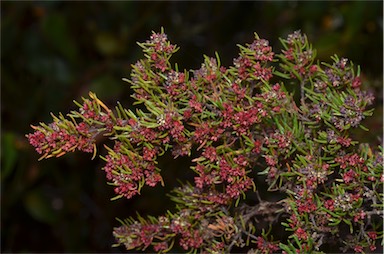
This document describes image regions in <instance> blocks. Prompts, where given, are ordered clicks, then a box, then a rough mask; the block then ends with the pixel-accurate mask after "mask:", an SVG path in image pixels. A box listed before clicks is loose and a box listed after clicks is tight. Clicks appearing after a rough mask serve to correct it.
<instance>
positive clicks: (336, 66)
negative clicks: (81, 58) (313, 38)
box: [27, 30, 383, 253]
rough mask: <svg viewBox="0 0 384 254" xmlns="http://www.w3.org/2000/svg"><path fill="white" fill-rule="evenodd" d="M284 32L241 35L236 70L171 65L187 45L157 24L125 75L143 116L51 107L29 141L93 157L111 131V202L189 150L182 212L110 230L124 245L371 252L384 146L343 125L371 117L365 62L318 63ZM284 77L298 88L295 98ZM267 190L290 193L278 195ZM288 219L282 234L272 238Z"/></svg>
mask: <svg viewBox="0 0 384 254" xmlns="http://www.w3.org/2000/svg"><path fill="white" fill-rule="evenodd" d="M281 42H282V44H283V49H282V50H281V52H280V53H279V54H277V55H276V56H275V53H274V52H273V51H272V47H271V46H269V42H268V41H267V40H265V39H261V38H260V37H259V36H258V35H257V34H255V40H254V41H253V42H252V43H251V44H247V45H246V46H241V45H239V48H240V54H239V56H238V57H237V58H235V59H234V63H233V66H231V67H229V68H226V67H224V66H221V64H220V58H219V56H218V54H217V53H216V57H215V58H210V57H208V56H205V57H204V63H203V64H202V65H201V68H200V69H198V70H193V71H186V70H184V71H183V72H179V70H178V68H177V65H176V66H175V68H173V67H172V64H171V63H170V58H171V57H172V55H173V54H174V53H176V51H177V50H178V48H177V47H176V46H175V45H173V44H171V43H170V42H169V40H168V38H167V36H166V34H165V33H164V31H163V30H161V32H160V33H152V35H151V37H150V40H147V41H146V42H145V43H139V46H140V47H141V48H142V49H143V53H144V58H143V59H141V60H138V61H137V62H136V64H134V65H133V66H132V73H131V77H130V79H124V80H125V81H127V82H128V83H130V84H131V89H132V90H133V91H134V93H133V95H132V97H133V98H134V99H135V101H136V103H135V105H139V106H141V107H137V108H136V111H135V112H134V111H132V110H129V109H125V108H123V106H122V105H121V104H118V105H117V106H116V107H115V111H112V110H110V109H109V108H108V107H107V106H106V105H105V104H104V103H103V102H102V101H101V100H99V99H98V98H97V97H96V95H95V94H94V93H90V95H89V97H90V98H89V99H86V98H84V99H83V103H82V104H80V103H76V104H77V105H78V106H79V110H78V111H72V113H70V114H68V118H69V119H70V120H68V119H66V118H65V117H64V116H63V115H61V114H60V116H59V117H55V116H53V119H54V122H53V123H51V124H48V125H47V124H44V123H41V124H40V126H39V127H35V126H32V127H33V128H34V129H35V132H34V133H32V134H28V135H27V137H28V139H29V141H30V143H31V144H32V145H33V146H34V147H35V148H36V150H37V152H39V153H40V154H43V156H42V157H41V158H49V157H53V156H56V157H59V156H61V155H63V154H65V153H68V152H72V151H74V150H75V149H78V150H81V151H84V152H92V153H94V155H95V154H96V140H97V137H99V136H100V135H103V136H105V137H108V138H109V139H110V140H112V141H113V142H114V145H113V147H108V146H105V147H106V149H107V151H108V154H107V155H106V156H102V159H103V160H104V161H105V163H106V164H105V166H104V168H103V170H104V171H105V173H106V177H107V180H108V181H109V182H110V184H111V185H112V186H114V190H115V193H116V194H117V196H116V197H115V198H113V199H117V198H122V197H126V198H128V199H130V198H132V197H133V196H135V195H138V194H140V193H141V192H142V189H143V188H144V186H151V187H154V186H156V185H157V184H158V183H161V185H164V184H166V183H164V180H163V178H162V176H161V173H162V170H166V169H160V168H159V167H158V158H160V157H161V156H164V155H165V154H166V153H169V152H171V153H172V155H173V156H174V157H175V158H177V157H179V156H181V157H183V156H187V157H194V158H193V159H191V161H192V163H193V164H192V166H191V167H190V169H191V170H193V172H194V173H195V175H196V176H195V177H194V185H192V184H189V183H185V184H183V186H182V187H179V188H177V189H175V190H174V192H173V193H174V194H173V195H171V200H172V201H173V202H175V203H176V206H175V209H174V211H171V210H169V211H168V212H167V213H166V215H162V216H159V217H154V216H147V217H146V218H144V217H141V216H140V215H137V218H136V219H135V218H133V217H130V218H128V219H126V220H125V221H121V222H122V224H123V225H122V226H121V227H119V228H115V230H114V236H115V238H116V240H117V242H118V245H124V246H125V248H126V249H127V250H131V249H137V250H143V251H144V250H146V249H147V248H149V247H150V246H152V248H153V250H154V251H157V252H168V251H172V250H173V246H174V245H175V244H176V243H177V245H179V246H180V247H181V248H182V249H184V250H185V251H189V252H192V253H196V252H197V251H199V250H201V251H204V252H214V253H216V252H230V251H231V250H233V248H234V247H236V248H245V247H246V248H250V251H251V252H254V253H272V252H276V251H277V250H279V249H281V250H282V251H283V252H285V253H294V252H315V253H323V251H324V250H325V249H324V245H326V246H327V245H329V247H328V248H331V249H333V250H334V249H338V250H340V251H344V252H345V251H351V250H353V251H355V252H364V250H369V251H374V250H375V249H376V248H377V247H376V240H377V239H380V238H381V237H382V234H381V233H380V232H378V231H377V230H378V229H379V228H381V227H382V217H383V213H382V211H383V195H382V194H381V193H380V190H381V189H382V188H383V173H382V169H383V168H382V163H383V162H382V153H380V150H378V149H377V148H371V147H370V146H369V145H368V144H364V143H361V144H359V141H358V140H353V139H352V138H351V137H350V135H349V132H348V131H349V130H350V129H352V128H356V127H359V126H360V127H362V126H361V121H362V120H363V119H364V118H365V117H368V116H370V115H372V109H369V106H370V105H371V104H372V102H373V95H372V94H370V93H368V92H365V91H363V90H361V78H360V77H359V74H360V71H359V70H358V71H357V72H355V69H354V66H353V64H352V63H350V62H349V61H348V60H347V59H345V58H341V59H339V58H338V57H337V56H334V57H333V58H332V60H333V61H334V62H333V63H332V64H327V63H321V64H320V63H317V64H315V62H316V59H315V56H316V54H315V51H314V50H313V49H312V46H311V45H310V43H309V42H308V39H307V37H306V36H305V35H302V34H301V32H300V31H296V32H294V33H293V34H291V35H289V36H288V38H287V39H284V40H281ZM286 86H297V87H298V88H297V89H295V88H294V90H299V91H300V98H299V100H295V98H294V94H293V93H291V92H289V91H288V90H287V89H286V88H285V87H286ZM362 128H363V129H365V127H362ZM182 170H186V169H182ZM260 176H264V177H263V178H260ZM260 180H261V181H265V182H266V183H267V187H266V189H263V185H262V184H261V183H260ZM266 192H277V193H280V194H282V195H281V197H280V198H279V199H278V200H276V199H274V200H269V199H268V197H267V195H265V193H266ZM251 195H253V196H256V200H252V199H249V197H250V196H251ZM247 202H248V203H247ZM266 215H268V217H266ZM260 221H261V223H260ZM279 224H280V225H281V226H283V227H284V228H285V229H286V232H287V236H286V237H280V238H276V237H274V232H272V230H271V229H272V227H274V226H276V225H279ZM266 230H268V231H267V232H266ZM339 235H344V236H345V238H342V239H340V238H339V237H338V236H339ZM269 239H270V240H269ZM273 239H274V240H273Z"/></svg>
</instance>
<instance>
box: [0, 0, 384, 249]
mask: <svg viewBox="0 0 384 254" xmlns="http://www.w3.org/2000/svg"><path fill="white" fill-rule="evenodd" d="M382 11H383V3H382V1H376V2H373V1H367V2H364V1H353V2H335V1H329V2H313V1H305V2H297V1H290V2H288V1H287V2H275V1H269V2H256V1H253V2H244V1H236V2H185V1H183V2H125V1H116V2H91V1H89V2H88V1H79V2H66V1H45V2H37V1H33V2H32V1H30V2H16V1H15V2H10V1H2V2H1V120H2V121H1V252H122V251H124V249H122V248H112V247H111V245H112V244H113V242H114V239H113V237H112V229H113V227H116V226H119V223H118V222H117V221H116V220H115V217H119V218H126V217H128V216H130V215H134V214H135V212H136V211H139V212H140V213H141V214H143V215H145V214H151V215H157V214H161V213H164V211H165V210H166V209H171V208H172V207H170V206H169V201H168V199H167V198H166V197H165V192H166V191H168V190H169V189H171V188H173V187H175V186H177V185H178V183H177V182H176V181H175V180H174V179H176V178H183V171H185V170H187V169H186V167H185V165H184V167H183V164H184V161H182V160H177V161H172V160H168V161H165V162H163V163H162V164H163V165H162V167H163V169H169V172H172V175H171V174H169V173H168V174H167V173H166V172H165V173H164V178H165V182H166V184H168V185H167V187H166V188H155V189H148V188H145V189H144V191H143V193H142V196H141V197H136V198H133V199H132V200H123V199H121V200H118V201H110V200H109V199H110V198H111V197H113V196H114V193H113V190H112V189H113V188H112V187H111V186H108V185H107V184H106V181H105V176H104V172H103V171H102V170H100V169H101V168H102V166H103V163H102V161H101V159H94V160H93V161H91V160H90V158H91V155H89V154H81V153H73V154H68V155H66V156H64V157H63V158H59V159H48V160H43V161H40V162H38V161H37V159H38V158H39V156H38V154H37V153H36V152H35V151H34V150H33V148H32V147H31V146H30V145H29V144H28V141H27V140H26V138H25V134H26V133H29V132H31V131H32V130H31V128H30V126H29V125H30V124H34V125H36V124H38V123H39V122H50V121H51V117H50V115H49V113H50V112H53V113H54V114H57V113H58V112H63V113H64V114H65V113H67V112H68V111H69V110H71V109H75V107H74V104H73V103H72V100H73V99H76V100H80V98H81V96H85V97H86V96H87V94H88V91H94V92H96V93H97V94H98V97H99V98H100V99H101V100H103V101H104V102H105V103H106V104H107V105H110V106H114V105H115V102H116V100H119V101H120V102H122V103H123V105H124V104H125V105H126V107H129V106H130V105H129V103H130V101H131V100H130V97H129V96H130V90H129V86H128V85H127V84H126V83H125V82H123V81H122V80H121V78H122V77H129V72H130V65H131V64H133V63H135V62H136V61H137V60H138V59H139V58H140V57H141V56H142V55H141V50H140V48H139V46H137V45H136V42H137V41H140V42H142V41H145V40H146V39H148V38H149V36H150V34H151V31H159V30H160V28H161V27H164V28H165V31H166V33H167V34H168V37H169V39H170V40H171V41H172V42H173V43H176V44H177V45H178V46H180V47H181V49H180V51H179V52H178V53H177V54H176V55H175V57H174V58H173V62H174V63H175V62H177V63H178V64H179V67H181V69H183V68H186V69H196V68H199V67H200V64H201V62H202V59H203V56H202V55H203V54H206V55H209V56H213V55H214V52H215V51H217V52H218V53H219V54H220V56H221V59H222V63H223V64H224V65H226V66H228V65H230V64H231V62H232V60H233V58H235V57H237V55H238V50H237V46H236V44H238V43H239V44H243V45H244V44H245V43H250V42H252V40H253V33H254V32H257V33H258V34H259V35H260V37H262V38H266V39H268V40H270V43H271V44H272V46H274V48H278V47H279V46H278V38H279V37H286V36H287V35H288V34H289V33H291V32H293V31H295V30H298V29H301V30H302V31H303V32H304V33H306V34H307V35H308V37H309V39H310V41H311V42H312V43H313V45H314V48H317V52H318V57H319V58H320V59H321V60H324V61H328V62H329V61H330V58H329V57H330V56H331V55H333V54H337V55H339V56H345V57H347V58H349V59H351V60H352V61H353V62H354V63H356V64H359V65H361V66H362V70H363V77H364V80H365V84H366V86H367V88H369V89H372V90H373V91H374V92H375V93H376V96H377V97H378V98H377V100H376V107H377V110H376V111H375V116H374V117H373V118H372V119H370V120H368V122H366V124H365V125H366V126H368V127H369V128H370V130H371V131H370V132H369V133H364V134H361V133H357V135H362V136H364V137H366V138H367V140H368V141H370V142H375V143H380V142H381V141H380V140H379V139H378V138H377V137H382V87H383V86H382V70H383V48H382V45H383V17H382ZM101 153H105V151H104V152H101ZM165 171H166V170H165Z"/></svg>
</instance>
